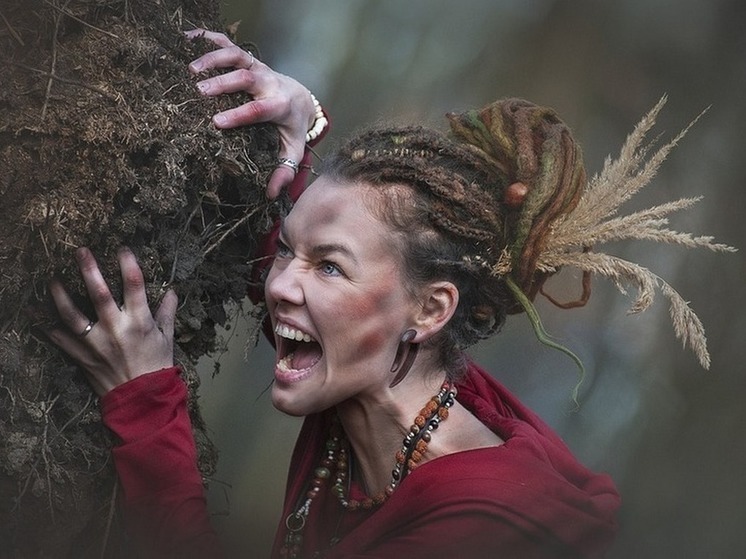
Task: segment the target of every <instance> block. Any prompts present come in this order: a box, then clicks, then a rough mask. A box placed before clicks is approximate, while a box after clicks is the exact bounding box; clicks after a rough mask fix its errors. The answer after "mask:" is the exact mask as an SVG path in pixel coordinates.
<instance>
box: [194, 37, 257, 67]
mask: <svg viewBox="0 0 746 559" xmlns="http://www.w3.org/2000/svg"><path fill="white" fill-rule="evenodd" d="M256 63H257V60H256V58H254V55H253V54H251V53H250V52H248V51H245V50H243V49H242V48H241V47H238V46H236V45H234V44H232V43H231V45H230V46H227V47H224V48H221V49H218V50H213V51H210V52H208V53H206V54H203V55H202V56H200V57H199V58H197V59H196V60H193V61H192V62H190V63H189V70H190V71H191V72H192V73H193V74H198V73H200V72H204V71H206V70H213V69H215V68H246V69H248V68H251V67H252V66H253V65H254V64H256Z"/></svg>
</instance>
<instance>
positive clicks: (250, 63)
mask: <svg viewBox="0 0 746 559" xmlns="http://www.w3.org/2000/svg"><path fill="white" fill-rule="evenodd" d="M246 52H248V53H249V56H250V57H251V62H249V67H248V68H246V69H247V70H251V67H252V66H253V65H254V61H255V60H256V58H255V57H254V53H253V52H251V51H250V50H247V51H246Z"/></svg>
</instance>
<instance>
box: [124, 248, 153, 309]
mask: <svg viewBox="0 0 746 559" xmlns="http://www.w3.org/2000/svg"><path fill="white" fill-rule="evenodd" d="M118 260H119V269H120V271H121V273H122V293H123V297H124V308H125V309H126V310H127V312H128V313H129V314H132V315H137V314H142V313H143V312H144V313H146V314H147V315H150V309H149V307H148V297H147V295H146V293H145V278H144V277H143V275H142V270H141V269H140V266H139V264H138V263H137V258H136V257H135V255H134V253H133V252H132V251H131V250H130V249H129V248H126V247H125V248H122V249H121V250H120V251H119V254H118Z"/></svg>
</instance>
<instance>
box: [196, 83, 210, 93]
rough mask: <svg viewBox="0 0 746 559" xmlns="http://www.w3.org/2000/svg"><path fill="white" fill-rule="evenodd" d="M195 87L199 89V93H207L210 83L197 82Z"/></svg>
mask: <svg viewBox="0 0 746 559" xmlns="http://www.w3.org/2000/svg"><path fill="white" fill-rule="evenodd" d="M197 89H199V91H200V93H203V94H204V93H209V91H210V84H209V83H208V82H198V83H197Z"/></svg>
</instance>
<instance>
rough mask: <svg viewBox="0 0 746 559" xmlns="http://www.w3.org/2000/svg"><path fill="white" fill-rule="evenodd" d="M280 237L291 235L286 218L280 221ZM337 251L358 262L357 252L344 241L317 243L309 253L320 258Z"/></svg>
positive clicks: (355, 262)
mask: <svg viewBox="0 0 746 559" xmlns="http://www.w3.org/2000/svg"><path fill="white" fill-rule="evenodd" d="M280 237H282V238H285V239H287V238H288V237H289V235H288V232H287V229H286V228H285V220H283V221H281V222H280ZM335 252H336V253H339V254H342V255H343V256H345V257H346V258H348V259H350V260H351V261H352V262H353V263H354V264H356V265H357V264H358V260H357V258H356V257H355V254H354V253H353V252H352V250H350V248H349V247H348V246H347V245H345V244H343V243H324V244H321V245H315V246H313V247H311V249H310V250H309V255H310V256H311V257H313V258H315V259H319V258H323V257H324V256H328V255H329V254H333V253H335Z"/></svg>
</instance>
